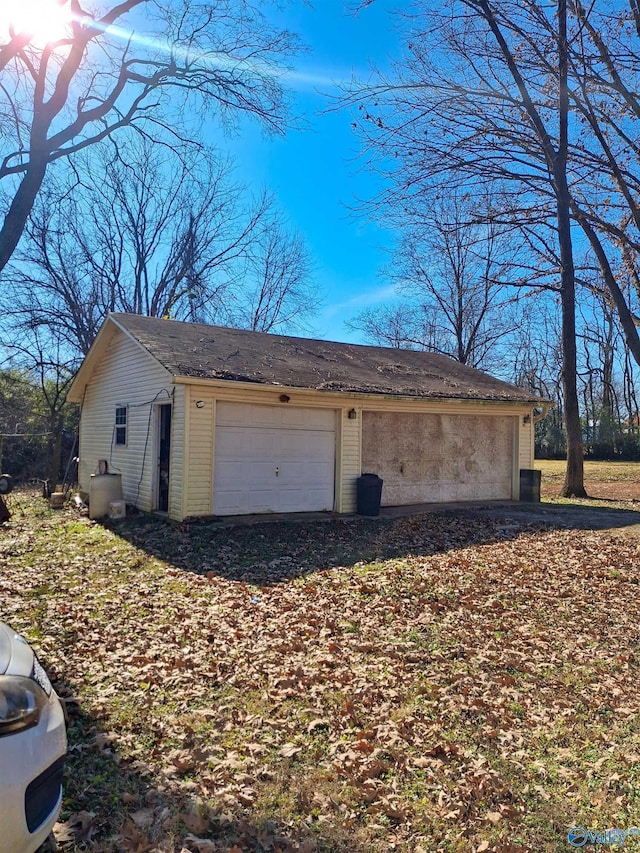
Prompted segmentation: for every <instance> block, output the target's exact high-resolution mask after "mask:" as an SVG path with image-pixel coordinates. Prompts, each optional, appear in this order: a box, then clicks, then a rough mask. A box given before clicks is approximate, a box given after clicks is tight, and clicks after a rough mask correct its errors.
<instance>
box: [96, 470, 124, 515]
mask: <svg viewBox="0 0 640 853" xmlns="http://www.w3.org/2000/svg"><path fill="white" fill-rule="evenodd" d="M121 500H122V475H121V474H92V475H91V480H90V483H89V518H104V516H105V515H109V512H110V509H111V502H112V501H121Z"/></svg>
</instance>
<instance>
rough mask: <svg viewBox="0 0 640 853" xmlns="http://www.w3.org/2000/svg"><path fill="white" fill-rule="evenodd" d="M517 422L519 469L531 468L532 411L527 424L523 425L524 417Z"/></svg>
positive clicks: (532, 443)
mask: <svg viewBox="0 0 640 853" xmlns="http://www.w3.org/2000/svg"><path fill="white" fill-rule="evenodd" d="M518 421H519V424H520V426H519V437H518V438H519V440H518V446H519V456H518V463H519V466H520V468H533V459H534V430H533V411H532V412H530V413H529V423H526V424H525V423H524V417H523V416H522V415H521V416H520V417H519V418H518Z"/></svg>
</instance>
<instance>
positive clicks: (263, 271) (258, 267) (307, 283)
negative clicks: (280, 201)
mask: <svg viewBox="0 0 640 853" xmlns="http://www.w3.org/2000/svg"><path fill="white" fill-rule="evenodd" d="M230 297H231V299H230V309H229V320H230V322H231V324H232V325H234V326H240V327H242V328H246V329H253V330H254V331H258V332H274V331H283V330H285V329H292V328H297V329H305V328H307V326H306V321H307V319H308V318H309V316H310V315H311V314H313V312H314V311H315V310H316V308H317V307H318V306H319V304H320V298H319V296H318V291H317V289H316V286H315V283H314V280H313V276H312V264H311V259H310V255H309V250H308V249H307V246H306V243H305V241H304V239H303V237H302V235H301V234H300V233H299V232H296V231H291V230H289V229H288V228H287V226H286V224H285V220H284V217H283V214H282V213H281V212H280V211H278V210H277V208H273V209H272V211H271V212H270V213H269V214H267V215H266V216H264V217H263V218H262V220H261V222H260V223H259V227H258V228H257V229H256V230H255V232H254V234H253V235H252V239H251V240H250V241H249V243H248V246H247V256H246V264H245V265H244V269H243V272H242V275H241V281H240V282H238V286H237V287H236V288H234V290H233V291H232V292H231V293H230Z"/></svg>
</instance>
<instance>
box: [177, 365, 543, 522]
mask: <svg viewBox="0 0 640 853" xmlns="http://www.w3.org/2000/svg"><path fill="white" fill-rule="evenodd" d="M176 382H177V383H179V384H178V385H177V387H176V405H175V407H174V409H175V413H174V438H173V439H172V451H174V450H175V454H174V455H173V466H174V467H172V477H173V483H172V503H171V517H172V518H184V517H186V516H203V515H209V514H211V513H212V512H213V511H214V508H213V506H212V503H213V501H212V493H213V474H214V461H215V460H214V448H215V420H216V405H217V403H218V402H219V401H225V402H236V403H250V404H255V403H260V404H263V405H267V406H291V407H308V408H321V409H333V410H334V411H337V413H338V431H337V436H336V483H335V495H336V504H335V505H336V510H337V511H338V512H342V513H349V512H354V511H355V509H356V480H357V478H358V477H359V475H360V474H361V473H362V472H363V470H365V469H366V470H372V471H374V472H375V473H380V471H379V470H377V466H375V465H373V463H372V461H371V460H369V459H364V458H363V453H362V424H363V419H364V418H366V417H367V415H368V409H369V410H375V411H382V412H387V413H388V414H391V413H397V412H405V413H429V414H432V415H438V416H440V415H442V416H445V415H446V416H450V417H451V418H453V419H454V420H456V419H459V418H460V417H461V416H462V417H472V416H477V417H479V418H480V421H481V423H484V424H489V423H490V422H491V421H492V420H493V417H496V418H497V419H496V421H495V423H501V424H502V426H503V427H504V429H500V430H499V436H498V437H497V439H496V440H498V441H500V442H503V443H505V442H506V443H508V446H509V448H511V451H510V452H511V456H510V457H509V460H510V461H509V466H510V472H511V471H512V469H513V468H514V467H515V466H514V463H515V461H516V460H517V459H519V458H520V453H521V447H520V441H521V439H522V435H521V434H520V427H519V426H518V424H519V423H521V422H522V419H523V416H524V414H526V413H527V412H529V411H530V407H529V406H527V405H523V404H509V403H484V402H472V401H469V402H458V401H452V400H434V401H427V400H411V399H407V398H404V399H398V398H391V397H389V398H383V397H379V396H376V397H375V399H374V398H366V397H365V395H356V394H350V395H345V394H336V393H333V392H326V393H325V392H315V391H305V390H303V389H295V388H286V389H284V388H273V387H269V386H258V385H256V386H253V387H251V386H248V385H247V384H246V383H236V382H229V381H218V382H216V381H213V382H211V383H200V382H197V381H196V380H191V379H188V378H185V377H179V378H178V379H177V380H176ZM178 388H180V389H181V390H180V393H184V403H185V406H184V415H182V414H181V412H180V406H179V405H178V400H179V399H181V398H179V397H178ZM182 389H184V390H182ZM285 391H286V394H287V396H288V397H289V401H288V402H286V403H283V402H281V401H280V396H281V395H282V394H283V392H285ZM196 401H200V402H202V404H203V405H202V406H201V407H197V406H196ZM352 408H354V409H355V410H356V414H357V416H356V418H354V419H350V418H349V417H348V412H349V410H350V409H352ZM507 425H508V426H507ZM180 430H182V439H183V443H182V445H181V446H180V441H181V438H180ZM178 460H179V461H178ZM373 461H375V460H373ZM178 465H179V466H180V467H181V474H182V476H180V473H179V471H178V468H177V467H176V466H178ZM363 466H364V467H363ZM516 474H517V472H516ZM514 476H515V475H514ZM178 480H179V481H180V482H178ZM510 482H511V481H510ZM510 488H511V487H510ZM484 491H485V492H486V490H484ZM383 494H384V492H383ZM483 496H485V495H484V492H483V489H482V488H479V487H478V488H476V487H475V486H474V488H473V489H471V490H470V492H469V495H467V494H464V495H463V494H462V493H460V494H458V496H457V498H456V497H454V496H453V495H452V497H451V499H454V500H455V499H458V500H464V499H470V498H471V499H473V498H476V499H479V498H482V497H483ZM487 496H488V493H487ZM425 499H426V498H425Z"/></svg>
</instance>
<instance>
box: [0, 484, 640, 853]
mask: <svg viewBox="0 0 640 853" xmlns="http://www.w3.org/2000/svg"><path fill="white" fill-rule="evenodd" d="M11 498H12V500H11V508H12V510H13V512H14V515H13V517H12V519H11V521H10V522H9V523H8V524H6V525H4V526H2V527H0V566H1V571H0V590H1V594H0V618H1V619H3V620H5V621H7V622H9V623H10V624H12V625H13V626H14V627H15V628H16V629H17V630H19V631H21V632H23V633H24V634H25V635H26V637H27V638H28V639H29V640H30V641H31V642H32V643H33V645H34V646H35V647H36V649H37V650H38V652H39V654H40V656H41V658H42V660H43V662H44V663H45V665H46V666H47V667H48V669H49V671H50V673H51V674H52V676H53V678H54V681H55V685H56V687H57V689H58V691H59V692H60V693H61V694H62V695H63V696H64V697H65V698H66V700H67V704H68V708H69V710H70V713H71V726H70V729H69V739H70V750H69V758H68V767H67V773H66V781H65V799H64V806H63V812H62V815H61V821H60V823H59V824H58V826H57V829H56V837H57V839H58V844H59V848H60V849H61V850H62V851H66V850H91V851H139V852H140V853H144V851H194V853H197V851H232V853H240V851H273V852H274V851H277V850H280V851H282V853H288V851H300V852H301V853H305V851H306V853H313V851H344V853H347V851H349V853H351V852H352V851H363V853H364V851H372V853H388V851H403V853H421V851H423V853H425V852H426V851H429V853H430V851H436V850H438V851H478V853H479V852H480V851H484V850H491V851H498V852H499V853H508V852H509V853H517V851H536V853H539V851H557V850H568V849H571V848H570V847H569V845H568V843H567V832H568V830H569V829H570V828H571V827H573V826H576V825H577V826H584V827H587V828H592V829H597V830H600V831H603V830H605V829H607V828H611V827H617V828H622V829H624V828H628V827H631V826H635V825H637V824H638V822H639V821H640V716H639V715H638V697H637V689H638V670H639V667H638V664H639V661H640V627H639V623H638V617H637V608H636V602H637V598H638V591H639V587H638V584H639V583H640V539H637V538H635V537H633V536H632V537H624V538H623V537H617V536H616V535H615V534H612V533H595V532H590V531H586V532H585V531H581V532H580V534H579V535H576V533H575V531H573V530H570V529H567V530H563V529H553V528H551V527H542V526H535V525H532V524H529V523H527V521H526V519H524V518H523V519H522V520H520V521H518V520H516V521H514V520H513V519H507V520H501V519H497V520H493V521H491V520H486V519H482V520H480V519H478V518H474V517H473V515H472V514H468V513H467V514H457V513H443V514H432V515H422V516H413V517H406V518H399V519H395V520H379V519H351V520H328V521H326V522H317V523H315V524H311V523H290V524H287V523H272V524H268V523H265V524H258V525H252V526H245V527H236V528H223V527H220V526H219V525H218V526H216V525H215V524H213V523H208V524H204V523H202V524H192V525H187V524H181V525H176V524H169V523H167V522H164V521H161V520H158V519H155V518H149V517H147V516H144V515H136V516H130V517H129V518H127V519H126V520H125V521H121V522H114V523H112V524H110V525H101V524H98V523H96V522H93V521H90V520H89V519H88V518H86V517H84V516H81V515H79V514H78V513H77V512H76V511H75V510H74V509H71V508H69V507H67V508H65V509H63V510H60V511H53V510H50V509H49V508H48V506H47V504H46V503H45V502H43V501H42V500H40V499H37V498H35V497H33V498H32V497H29V496H26V495H18V496H15V497H14V496H13V495H12V496H11ZM624 849H625V850H626V849H629V850H633V849H640V842H639V841H638V840H637V839H634V838H630V839H628V840H627V842H626V844H625V848H624Z"/></svg>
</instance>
